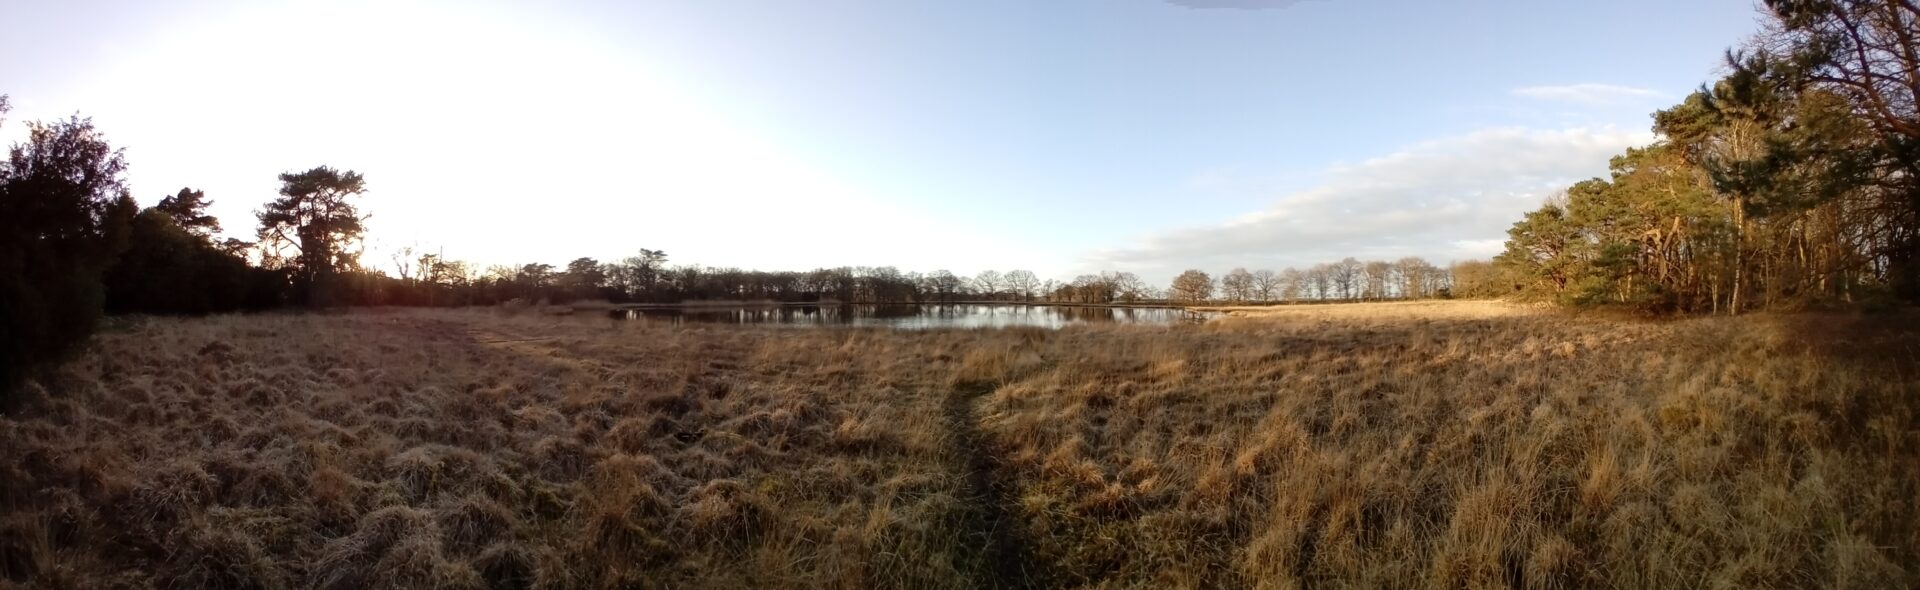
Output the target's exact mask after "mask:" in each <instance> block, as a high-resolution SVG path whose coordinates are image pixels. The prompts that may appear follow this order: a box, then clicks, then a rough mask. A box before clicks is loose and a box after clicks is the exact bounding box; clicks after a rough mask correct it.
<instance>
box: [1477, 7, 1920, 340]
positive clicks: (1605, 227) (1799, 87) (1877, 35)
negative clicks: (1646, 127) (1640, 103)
mask: <svg viewBox="0 0 1920 590" xmlns="http://www.w3.org/2000/svg"><path fill="white" fill-rule="evenodd" d="M1766 12H1767V15H1768V17H1769V18H1768V24H1767V27H1766V28H1765V30H1764V31H1763V32H1762V33H1761V34H1760V35H1759V36H1758V37H1756V38H1755V39H1754V40H1753V41H1752V42H1750V43H1748V44H1746V45H1745V46H1742V47H1740V48H1737V49H1734V50H1731V51H1729V52H1728V54H1727V57H1726V63H1727V69H1728V72H1729V73H1728V74H1727V75H1726V76H1725V77H1723V78H1721V79H1719V80H1716V81H1714V82H1712V83H1710V84H1707V85H1704V86H1703V87H1702V88H1700V89H1699V90H1698V91H1697V92H1694V93H1693V94H1692V95H1690V96H1688V97H1687V98H1686V99H1685V100H1684V101H1682V102H1681V103H1680V104H1678V105H1674V106H1673V107H1671V108H1667V109H1664V110H1661V111H1659V112H1656V113H1654V115H1653V120H1654V125H1653V129H1654V131H1656V132H1657V133H1658V134H1659V136H1660V140H1659V141H1657V142H1656V143H1654V144H1653V145H1650V146H1647V147H1644V148H1635V149H1629V150H1627V152H1626V153H1624V154H1621V155H1619V156H1617V157H1615V158H1613V160H1612V162H1611V166H1610V168H1611V173H1610V174H1609V177H1608V178H1596V179H1592V180H1587V181H1583V182H1580V183H1577V184H1575V185H1573V186H1572V187H1570V188H1568V189H1567V190H1566V191H1565V193H1564V194H1563V195H1562V196H1560V197H1557V198H1555V199H1553V200H1551V201H1550V202H1548V203H1547V204H1546V205H1545V206H1543V207H1541V208H1540V209H1539V210H1536V211H1533V212H1530V213H1528V214H1526V216H1525V217H1524V218H1523V219H1522V220H1520V221H1519V222H1518V223H1516V224H1514V226H1513V228H1512V229H1511V230H1510V231H1509V232H1508V236H1509V239H1508V241H1507V243H1506V249H1505V252H1503V253H1502V254H1500V255H1499V256H1498V257H1497V258H1496V259H1495V263H1496V268H1495V269H1494V270H1495V272H1496V274H1497V275H1498V280H1499V281H1500V282H1502V283H1504V284H1505V285H1506V289H1504V291H1506V292H1507V293H1508V294H1511V295H1517V296H1522V297H1531V298H1538V299H1548V300H1554V301H1559V302H1561V303H1565V304H1569V305H1621V306H1629V307H1633V308H1637V309H1643V310H1648V311H1655V312H1679V313H1740V312H1743V311H1749V310H1756V309H1783V308H1801V307H1808V306H1826V305H1853V304H1859V303H1862V302H1872V301H1889V300H1896V299H1904V300H1909V301H1911V300H1913V299H1914V298H1915V297H1916V296H1920V115H1917V114H1916V104H1915V99H1916V95H1920V33H1917V32H1916V31H1920V5H1916V4H1915V3H1913V2H1910V1H1906V0H1768V1H1767V2H1766Z"/></svg>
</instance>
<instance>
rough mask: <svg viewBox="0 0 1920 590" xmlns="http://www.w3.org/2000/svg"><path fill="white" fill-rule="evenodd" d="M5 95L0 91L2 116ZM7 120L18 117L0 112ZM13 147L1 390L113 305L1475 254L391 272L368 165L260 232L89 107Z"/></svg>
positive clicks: (1336, 282)
mask: <svg viewBox="0 0 1920 590" xmlns="http://www.w3.org/2000/svg"><path fill="white" fill-rule="evenodd" d="M6 110H7V103H6V97H4V96H0V115H4V114H5V112H6ZM0 121H3V119H0ZM27 128H28V138H27V140H26V141H25V142H23V143H20V144H17V145H14V146H12V148H11V150H10V151H9V154H8V158H7V160H6V161H5V162H0V329H4V331H0V347H3V348H0V390H4V389H6V388H10V387H11V386H12V385H13V384H17V383H18V382H19V380H20V379H21V378H23V377H24V376H25V375H26V372H27V371H29V370H32V369H34V368H36V367H44V366H47V365H48V363H49V362H51V361H55V360H58V359H59V358H61V357H63V356H65V355H67V354H70V353H72V352H73V351H74V350H76V349H77V347H78V346H79V344H80V343H81V342H83V341H84V340H85V337H86V336H87V335H88V334H89V333H91V332H92V331H93V329H94V327H95V325H96V324H97V323H98V321H99V319H100V317H101V316H102V315H103V313H149V314H206V313H221V312H233V311H249V310H266V309H273V308H279V307H283V306H302V307H333V306H354V305H413V306H463V305H491V304H499V303H506V302H513V301H521V302H529V303H531V302H548V303H567V302H572V301H577V300H587V299H591V300H605V301H611V302H615V303H630V302H631V303H678V302H686V301H768V300H770V301H780V302H842V303H948V302H959V301H1010V302H1011V301H1027V302H1032V301H1044V302H1061V303H1081V304H1114V303H1146V302H1164V301H1169V300H1172V301H1177V302H1181V303H1202V302H1215V301H1222V302H1235V303H1241V302H1278V301H1304V300H1357V299H1388V298H1420V297H1446V296H1450V295H1451V294H1452V291H1453V290H1454V289H1455V288H1456V282H1457V279H1456V276H1474V275H1472V274H1471V273H1466V272H1465V271H1466V270H1467V269H1470V268H1471V265H1468V266H1456V267H1455V268H1453V269H1449V268H1441V267H1436V266H1434V265H1432V264H1429V263H1427V262H1426V261H1425V260H1421V259H1418V258H1407V259H1403V260H1400V261H1397V262H1392V263H1389V262H1384V261H1374V262H1361V261H1358V260H1355V259H1352V258H1348V259H1345V260H1342V261H1340V262H1335V263H1329V264H1321V265H1316V266H1314V267H1311V268H1308V269H1306V270H1296V269H1291V268H1289V269H1285V270H1282V271H1277V272H1276V271H1270V270H1259V271H1248V270H1246V269H1233V270H1232V271H1230V272H1228V273H1226V274H1225V275H1223V276H1222V277H1221V278H1220V279H1219V281H1217V282H1216V281H1214V280H1213V279H1211V278H1210V277H1208V276H1207V275H1206V274H1205V273H1203V272H1200V271H1197V270H1194V271H1188V272H1187V273H1185V274H1183V275H1181V277H1180V278H1179V279H1178V280H1176V281H1174V283H1173V284H1172V285H1169V286H1168V287H1166V288H1164V289H1163V288H1160V287H1157V286H1154V285H1151V284H1148V283H1147V282H1146V281H1143V280H1142V279H1141V278H1140V277H1139V276H1137V275H1135V274H1133V273H1129V272H1103V273H1099V274H1087V275H1081V276H1078V277H1075V278H1073V279H1072V280H1068V281H1056V280H1051V279H1048V280H1042V279H1041V278H1039V277H1038V276H1036V275H1035V274H1034V273H1033V272H1031V271H1027V270H1011V271H1006V272H1000V271H986V272H982V273H979V274H977V275H974V276H971V277H963V276H958V275H955V274H954V273H952V272H949V271H945V270H936V271H933V272H928V273H921V272H912V271H902V270H899V269H897V268H894V267H836V268H821V269H815V270H811V271H798V272H791V271H788V272H783V271H771V272H770V271H755V270H741V269H737V268H709V267H702V266H699V265H681V266H670V265H668V260H667V254H666V253H665V252H663V251H659V250H650V249H641V250H639V253H638V254H636V255H634V256H630V257H626V258H623V259H620V260H616V261H611V262H601V261H599V260H595V259H593V258H578V259H575V260H573V261H571V262H569V263H567V264H566V265H565V266H564V267H555V266H553V265H550V264H544V263H535V264H524V265H518V266H491V267H487V268H484V269H482V268H479V267H477V266H475V265H473V264H470V263H466V262H462V261H457V260H447V259H444V258H443V257H442V256H440V255H438V254H421V253H417V252H415V251H413V250H412V249H401V250H400V251H399V252H396V253H395V254H394V255H393V257H392V260H391V263H392V266H391V268H392V269H393V271H394V272H393V273H392V274H389V273H387V272H383V271H380V270H375V269H372V268H369V267H368V266H366V265H365V264H364V262H363V261H362V259H361V258H362V256H361V250H362V247H361V245H362V244H363V235H362V234H363V229H364V228H363V222H364V220H365V217H364V216H363V215H362V214H361V213H360V211H359V209H358V207H357V205H358V204H357V202H356V201H357V199H358V197H359V196H360V195H361V194H362V193H364V192H365V190H366V179H365V178H363V177H362V176H361V175H360V174H359V173H356V172H353V171H340V170H336V169H334V168H329V167H325V166H322V167H317V168H313V169H311V170H307V171H304V172H289V173H285V174H281V175H280V181H281V188H280V191H279V196H278V197H277V198H275V199H274V200H273V201H271V202H268V203H266V204H265V205H264V206H263V207H262V208H261V209H259V210H258V211H256V213H255V217H256V219H255V221H257V223H258V225H257V226H256V227H255V232H254V235H255V237H256V239H255V240H254V241H251V242H249V241H244V240H239V239H235V238H221V237H219V236H220V234H221V231H222V227H221V220H219V219H216V218H214V217H213V216H212V215H210V214H208V213H207V208H208V206H209V205H211V204H212V201H210V200H208V198H207V195H206V194H205V193H203V192H201V191H197V190H192V189H181V190H180V191H179V192H178V193H176V194H173V195H170V196H167V197H166V198H163V199H161V200H160V201H159V202H158V203H157V204H155V205H154V206H152V207H148V208H146V209H140V208H139V206H138V205H137V204H136V203H135V201H134V199H133V198H132V196H131V195H130V194H129V191H128V189H127V187H126V186H125V181H124V173H125V170H126V162H125V160H124V158H123V154H122V151H121V150H118V149H115V148H113V147H112V146H111V145H109V144H108V142H107V141H106V139H105V138H104V137H103V136H102V135H101V134H100V132H99V131H98V130H97V129H95V128H94V126H93V123H92V121H91V120H89V119H84V118H80V117H71V118H68V119H65V120H59V121H54V122H29V123H28V124H27Z"/></svg>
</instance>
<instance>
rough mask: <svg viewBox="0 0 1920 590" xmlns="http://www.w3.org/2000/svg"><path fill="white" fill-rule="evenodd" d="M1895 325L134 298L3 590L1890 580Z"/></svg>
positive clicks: (8, 436) (1909, 441) (20, 449)
mask: <svg viewBox="0 0 1920 590" xmlns="http://www.w3.org/2000/svg"><path fill="white" fill-rule="evenodd" d="M1912 325H1913V322H1912V321H1911V319H1910V318H1906V317H1904V316H1879V317H1871V318H1866V319H1864V320H1863V319H1861V318H1855V317H1823V318H1819V319H1818V320H1812V319H1808V318H1802V317H1767V316H1756V317H1743V318H1733V319H1728V318H1711V319H1698V320H1687V321H1682V322H1671V323H1638V322H1621V321H1615V320H1603V319H1580V318H1569V317H1566V316H1560V315H1554V314H1545V313H1538V314H1534V313H1529V314H1495V315H1477V314H1472V313H1462V314H1459V315H1454V316H1443V315H1437V314H1436V315H1431V316H1428V317H1421V316H1419V315H1418V314H1405V315H1396V316H1392V317H1368V316H1367V314H1365V313H1362V312H1359V311H1352V312H1345V313H1329V314H1321V315H1313V314H1302V313H1291V312H1290V313H1286V314H1282V315H1279V316H1276V317H1261V318H1232V319H1226V320H1222V321H1216V322H1213V323H1210V324H1207V325H1201V326H1175V327H1141V326H1105V327H1073V328H1068V329H1064V330H1060V331H1056V332H1048V331H1040V330H996V331H901V332H894V331H885V330H861V329H820V330H791V329H777V328H760V327H752V326H744V327H742V326H700V325H684V326H665V325H659V324H651V323H647V322H623V321H610V320H606V319H603V318H597V317H586V316H571V317H566V316H546V315H531V314H515V315H502V314H496V313H490V312H473V311H464V312H463V311H428V310H419V311H409V312H361V313H351V314H334V315H270V316H252V317H219V318H210V319H198V320H191V319H181V320H174V319H151V320H141V321H135V322H132V323H131V324H130V325H127V326H124V327H122V328H121V329H118V330H115V331H112V332H110V333H108V334H104V335H102V336H100V337H99V338H97V339H96V341H95V343H94V344H93V346H92V349H91V350H90V352H89V353H88V354H86V355H85V356H83V357H82V358H81V359H80V360H78V361H76V362H74V363H72V364H70V365H68V366H67V367H66V368H65V369H63V371H62V372H61V374H60V375H59V376H58V377H57V378H56V379H55V380H54V381H52V382H51V383H48V384H46V385H45V386H44V387H41V386H30V387H33V388H34V389H35V392H34V394H32V395H29V396H28V397H29V398H30V399H27V400H26V401H25V404H24V406H23V407H21V408H19V409H17V410H15V411H14V412H13V413H12V414H10V415H7V416H4V417H0V506H5V507H6V510H5V512H4V514H0V587H7V586H9V585H12V586H22V587H50V588H95V587H116V586H118V587H147V586H162V587H253V588H292V587H299V588H306V587H318V588H362V587H376V588H378V587H393V588H402V587H404V588H421V587H448V588H482V587H490V588H523V587H535V588H606V587H633V586H640V587H740V586H790V587H844V588H859V587H982V586H989V587H1000V586H1021V585H1046V586H1103V587H1199V586H1262V587H1275V588H1283V587H1300V586H1308V585H1313V586H1321V585H1334V586H1353V587H1408V586H1428V587H1456V586H1457V587H1509V586H1525V587H1583V586H1619V587H1646V588H1653V587H1662V588H1664V587H1696V586H1708V585H1713V586H1726V587H1753V586H1768V585H1771V586H1780V587H1808V586H1822V587H1860V588H1881V587H1910V586H1913V585H1915V584H1916V583H1920V568H1916V567H1915V566H1914V565H1913V564H1914V563H1916V562H1917V561H1916V560H1920V534H1916V533H1915V532H1914V531H1916V530H1920V509H1916V503H1920V452H1916V451H1920V422H1916V412H1915V410H1916V407H1917V406H1920V387H1916V385H1914V384H1912V383H1910V382H1909V381H1910V379H1909V378H1908V377H1910V376H1911V375H1914V374H1915V372H1916V371H1915V370H1916V369H1917V368H1920V362H1917V361H1920V359H1917V358H1916V353H1915V350H1916V348H1915V347H1916V345H1920V338H1916V337H1915V335H1914V334H1913V332H1912V330H1911V329H1910V328H1911V326H1912Z"/></svg>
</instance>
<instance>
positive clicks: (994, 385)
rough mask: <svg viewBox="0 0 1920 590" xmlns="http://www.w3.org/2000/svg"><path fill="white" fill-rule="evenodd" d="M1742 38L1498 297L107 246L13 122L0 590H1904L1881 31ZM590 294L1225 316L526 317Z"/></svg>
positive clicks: (1305, 274)
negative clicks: (874, 321)
mask: <svg viewBox="0 0 1920 590" xmlns="http://www.w3.org/2000/svg"><path fill="white" fill-rule="evenodd" d="M1767 15H1768V17H1769V21H1768V22H1769V27H1768V29H1767V30H1766V31H1765V32H1764V33H1763V34H1762V35H1761V36H1760V37H1758V38H1757V39H1756V40H1755V41H1754V42H1752V43H1750V44H1748V45H1746V46H1743V47H1741V48H1739V49H1737V50H1735V51H1732V52H1730V54H1729V56H1728V60H1727V61H1728V74H1727V75H1726V77H1725V78H1723V79H1721V80H1717V81H1714V82H1712V83H1710V84H1708V85H1706V86H1705V87H1703V88H1702V89H1701V90H1700V91H1699V92H1697V93H1695V94H1693V95H1692V96H1689V97H1688V98H1686V99H1685V101H1684V102H1683V103H1682V104H1680V105H1676V106H1674V107H1672V108H1670V109H1666V110H1663V111H1660V112H1659V113H1657V114H1656V115H1655V117H1654V122H1655V131H1657V132H1658V133H1659V137H1660V139H1659V140H1658V141H1657V142H1656V143H1654V144H1652V145H1649V146H1646V147H1644V148H1636V149H1633V150H1630V151H1629V152H1628V153H1626V154H1623V155H1621V156H1620V157H1618V158H1616V159H1615V160H1614V161H1613V165H1612V173H1611V175H1610V176H1609V178H1606V179H1594V180H1589V181H1584V182H1580V183H1578V184H1575V185H1574V186H1573V187H1571V188H1570V189H1568V190H1567V191H1566V192H1565V193H1564V195H1563V196H1561V197H1558V198H1555V199H1553V200H1552V201H1550V202H1548V203H1546V204H1545V205H1544V206H1543V207H1541V208H1540V209H1539V210H1537V211H1533V212H1530V213H1527V214H1526V215H1525V216H1524V218H1523V219H1521V220H1520V221H1519V222H1518V223H1516V224H1515V225H1514V226H1513V228H1512V230H1511V231H1510V232H1509V240H1508V241H1507V243H1506V248H1505V252H1504V253H1502V254H1501V255H1499V256H1498V257H1497V258H1495V259H1493V260H1490V261H1466V262H1458V263H1451V264H1446V265H1436V264H1433V263H1429V262H1428V261H1426V260H1423V259H1420V258H1413V257H1409V258H1403V259H1399V260H1397V261H1387V260H1378V261H1365V260H1360V259H1357V258H1347V259H1343V260H1340V261H1337V262H1329V263H1325V264H1318V265H1313V266H1310V267H1307V268H1304V269H1281V270H1258V269H1256V270H1249V269H1245V268H1235V269H1232V270H1229V271H1227V272H1225V273H1221V274H1220V275H1219V276H1218V277H1215V276H1213V275H1210V274H1209V273H1207V272H1205V271H1203V270H1200V269H1193V270H1188V271H1186V272H1184V273H1181V274H1179V275H1178V276H1177V277H1175V278H1174V279H1173V280H1172V282H1171V284H1169V285H1168V286H1167V287H1166V288H1164V289H1162V288H1159V287H1156V286H1153V285H1150V284H1148V283H1147V282H1146V281H1144V280H1142V279H1141V278H1140V277H1139V276H1137V275H1134V274H1132V273H1129V272H1123V271H1109V272H1102V273H1098V274H1087V275H1082V276H1078V277H1075V278H1073V279H1071V280H1067V281H1053V280H1042V279H1041V278H1040V277H1038V276H1037V275H1036V274H1035V273H1032V272H1028V271H1023V270H1013V271H1006V272H999V271H986V272H982V273H979V274H977V275H975V276H972V277H962V276H959V275H956V274H954V273H952V272H948V271H934V272H930V273H918V272H905V271H901V270H899V269H897V268H893V267H837V268H822V269H816V270H813V271H802V272H769V271H750V270H740V269H728V268H706V267H701V266H698V265H679V266H675V265H669V264H668V261H667V255H666V253H665V252H662V251H658V250H651V249H641V250H639V254H637V255H635V256H632V257H627V258H624V259H621V260H617V261H613V262H601V261H599V260H597V259H594V258H579V259H576V260H573V261H571V262H569V263H567V264H565V265H563V266H561V267H555V266H552V265H549V264H541V263H536V264H524V265H516V266H497V267H488V268H478V267H477V266H476V265H472V264H468V263H464V262H460V261H456V260H451V259H447V258H445V257H443V256H442V255H440V254H437V253H436V254H423V253H420V252H416V251H413V250H410V249H403V250H401V251H400V252H398V253H396V254H395V255H394V256H393V257H392V259H391V260H390V261H381V262H382V264H371V263H369V262H368V261H365V260H362V258H363V257H362V252H361V250H362V247H361V244H362V243H363V242H364V237H365V236H364V235H363V234H364V233H365V226H364V223H363V222H364V221H365V219H366V218H365V216H364V215H363V214H362V213H361V211H360V205H361V203H360V200H361V198H362V197H363V195H364V194H365V193H366V192H367V186H368V181H367V180H366V178H364V177H363V176H362V175H361V174H359V173H357V172H355V171H350V170H345V171H343V170H338V169H335V168H331V167H325V166H321V167H316V168H313V169H309V170H305V171H296V172H288V173H285V174H282V175H280V180H281V183H282V188H281V190H280V194H279V195H278V196H277V197H275V198H274V199H273V200H271V201H269V202H266V203H264V204H263V205H262V206H261V209H260V210H259V211H258V212H257V215H256V221H257V226H256V229H255V231H254V238H255V239H254V240H253V241H242V240H237V239H233V238H227V237H224V235H223V234H222V233H221V230H222V223H221V220H218V219H215V218H213V217H212V216H210V215H209V214H207V212H206V208H207V205H208V203H209V201H208V195H206V194H204V193H202V192H200V191H194V190H187V189H182V190H181V191H179V192H178V193H176V194H172V195H168V196H167V197H166V198H164V199H161V200H160V201H158V202H157V204H155V205H153V206H152V207H148V208H145V209H142V208H140V206H139V205H138V204H137V202H136V201H135V200H134V199H133V196H132V195H131V194H130V193H129V191H128V190H127V188H126V186H125V181H124V176H123V175H124V172H125V170H126V167H127V164H126V162H125V161H124V159H123V158H122V156H121V152H120V151H119V150H117V149H115V148H114V147H113V146H111V145H110V144H109V143H108V142H107V141H106V140H105V139H104V137H103V134H102V133H101V132H100V131H99V130H97V129H96V128H95V127H94V126H93V124H92V123H91V121H89V120H87V119H84V118H79V117H73V118H69V119H66V120H60V121H53V122H29V123H27V124H26V127H27V134H26V138H25V140H24V141H23V142H21V143H19V144H17V145H15V146H13V147H12V149H11V150H10V152H9V154H8V157H7V158H6V160H5V161H4V162H0V588H9V587H33V588H100V587H109V588H117V587H169V588H198V587H221V588H227V587H232V588H290V587H301V588H306V587H315V588H368V587H371V588H383V587H384V588H422V587H446V588H624V587H742V586H755V587H759V586H782V587H844V588H867V587H1030V586H1044V587H1241V586H1254V587H1272V588H1297V587H1309V586H1339V587H1446V588H1452V587H1475V588H1491V587H1533V588H1555V587H1631V588H1671V587H1707V586H1711V587H1736V588H1744V587H1834V588H1892V587H1920V566H1916V564H1920V535H1916V534H1915V531H1920V385H1916V383H1920V381H1916V380H1915V379H1914V378H1913V376H1914V375H1916V374H1920V356H1916V352H1915V351H1916V350H1920V331H1917V330H1916V329H1915V328H1916V327H1920V317H1916V316H1915V314H1914V311H1913V310H1912V309H1911V308H1910V305H1911V303H1912V302H1913V301H1914V300H1915V298H1916V297H1920V112H1917V111H1916V108H1920V106H1916V95H1920V82H1916V81H1917V80H1920V57H1917V56H1920V35H1916V34H1915V33H1914V30H1915V26H1914V25H1915V23H1917V22H1920V7H1916V6H1915V5H1914V4H1913V3H1912V2H1907V1H1904V0H1770V1H1769V2H1767ZM5 113H6V101H5V97H0V115H4V114H5ZM216 196H217V195H216ZM222 198H225V197H222ZM387 262H390V263H391V264H390V265H387V264H384V263H387ZM378 266H390V267H389V268H385V269H382V268H376V267H378ZM1496 297H1497V298H1504V299H1506V301H1497V300H1494V299H1493V298H1496ZM1459 298H1472V299H1477V300H1474V301H1457V300H1454V299H1459ZM580 299H595V300H607V301H613V302H645V303H674V302H684V301H688V300H694V301H782V302H792V301H799V302H842V303H869V302H955V301H1008V302H1015V301H1018V302H1030V301H1048V302H1063V303H1077V304H1088V303H1095V304H1106V303H1122V304H1124V303H1138V302H1156V303H1169V304H1187V305H1197V304H1207V305H1212V306H1226V307H1227V309H1229V310H1231V311H1230V313H1229V315H1230V316H1232V317H1227V318H1223V319H1220V320H1217V321H1212V322H1208V323H1205V324H1196V325H1174V326H1153V327H1145V326H1074V327H1068V328H1065V329H1061V330H1057V331H1047V330H1036V329H1010V330H931V331H913V332H908V331H889V330H881V329H819V330H791V329H787V330H783V329H777V328H770V327H764V326H734V327H712V326H698V325H664V324H660V323H651V322H646V321H619V320H610V319H607V318H603V317H585V316H584V315H582V316H563V315H558V314H546V313H541V311H543V310H544V308H542V307H539V306H529V305H523V303H537V302H542V301H544V302H552V303H565V302H568V301H573V300H580ZM1382 300H1417V301H1403V302H1381V301H1382ZM1305 301H1313V302H1325V303H1329V304H1328V305H1312V306H1307V305H1298V306H1291V305H1268V304H1274V303H1287V302H1305ZM501 303H512V304H510V305H493V304H501ZM401 306H406V307H407V308H401ZM345 307H367V308H374V309H359V310H353V311H342V310H341V308H345ZM376 307H377V308H376ZM1579 307H1599V308H1607V309H1612V310H1622V311H1626V312H1631V313H1612V312H1603V313H1578V312H1573V311H1569V310H1568V308H1579ZM449 308H450V309H449ZM276 309H284V310H287V312H282V313H231V312H265V311H268V310H276ZM312 310H324V311H312ZM107 314H115V316H114V317H112V318H111V319H108V318H107ZM103 326H104V329H102V327H103ZM96 332H99V333H97V334H96Z"/></svg>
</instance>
